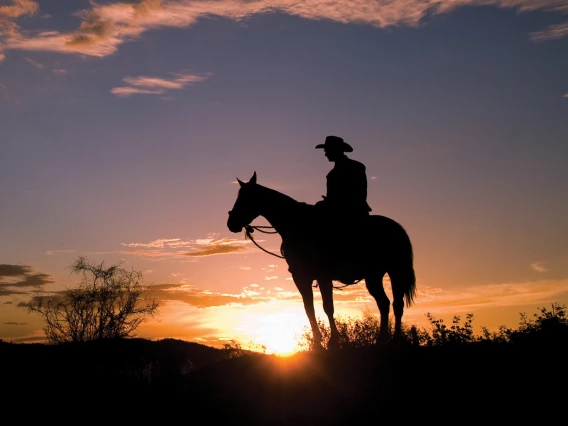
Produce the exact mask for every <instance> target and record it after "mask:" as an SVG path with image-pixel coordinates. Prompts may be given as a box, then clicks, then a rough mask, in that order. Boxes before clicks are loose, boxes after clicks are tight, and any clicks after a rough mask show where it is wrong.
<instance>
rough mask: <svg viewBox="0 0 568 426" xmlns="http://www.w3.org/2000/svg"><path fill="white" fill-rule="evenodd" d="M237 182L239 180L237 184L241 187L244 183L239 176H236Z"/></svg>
mask: <svg viewBox="0 0 568 426" xmlns="http://www.w3.org/2000/svg"><path fill="white" fill-rule="evenodd" d="M237 182H239V185H241V187H242V186H243V185H244V184H245V183H244V182H243V181H242V180H240V179H239V178H237Z"/></svg>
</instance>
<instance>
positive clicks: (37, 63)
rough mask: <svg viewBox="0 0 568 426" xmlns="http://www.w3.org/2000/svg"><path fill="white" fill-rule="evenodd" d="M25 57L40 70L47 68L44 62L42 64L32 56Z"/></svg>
mask: <svg viewBox="0 0 568 426" xmlns="http://www.w3.org/2000/svg"><path fill="white" fill-rule="evenodd" d="M25 59H26V61H27V62H28V63H30V64H31V65H33V66H34V67H36V68H38V69H40V70H41V69H44V68H45V66H44V65H43V64H40V63H39V62H37V61H34V60H33V59H32V58H28V57H26V58H25Z"/></svg>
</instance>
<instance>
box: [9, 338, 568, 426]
mask: <svg viewBox="0 0 568 426" xmlns="http://www.w3.org/2000/svg"><path fill="white" fill-rule="evenodd" d="M565 343H566V341H565V340H564V341H553V342H539V344H538V345H537V344H534V342H528V343H517V344H497V343H487V342H485V343H483V342H478V343H474V344H467V345H448V346H431V347H425V346H418V347H415V346H412V345H409V344H394V343H393V344H389V345H385V346H383V347H374V348H359V349H342V350H338V351H333V352H332V351H323V352H318V353H316V352H309V351H306V352H301V353H298V354H296V355H294V356H291V357H288V358H280V357H277V356H274V355H265V354H261V353H255V352H250V351H242V350H240V349H239V348H235V347H230V346H227V347H226V348H225V349H216V348H211V347H208V346H204V345H200V344H197V343H191V342H185V341H181V340H175V339H165V340H160V341H150V340H145V339H117V340H110V341H92V342H86V343H82V344H62V345H45V344H14V343H6V342H0V365H1V366H2V367H1V371H2V375H1V377H2V380H1V383H2V389H3V394H4V395H5V396H4V398H3V406H4V407H8V408H9V407H22V406H23V405H22V404H25V406H29V407H30V409H29V410H27V409H26V410H24V412H23V414H25V418H26V419H28V420H33V419H38V420H39V419H45V418H48V417H51V418H54V419H57V418H60V417H61V418H67V419H68V418H75V419H77V421H85V420H91V421H94V420H100V421H104V420H107V421H108V420H109V419H112V420H113V421H129V422H131V421H141V422H150V421H160V422H162V421H165V420H171V421H184V422H186V421H187V422H192V423H193V422H197V421H198V419H202V420H199V422H200V423H202V422H204V420H203V419H206V420H205V421H207V422H214V423H215V424H217V423H220V422H236V423H238V424H247V425H304V424H310V425H313V424H328V425H331V424H332V425H350V424H358V423H360V422H367V421H373V422H375V421H379V419H384V420H387V419H399V420H400V419H407V420H409V419H411V418H412V419H420V420H421V421H425V420H427V419H432V420H436V419H438V420H444V419H445V420H447V421H449V420H452V421H454V422H455V421H459V422H461V421H465V420H471V419H472V418H474V417H479V418H483V417H484V416H487V418H490V419H493V420H496V419H498V418H506V419H508V420H509V421H510V420H513V419H526V418H527V416H529V415H537V416H539V418H540V419H541V420H544V419H558V420H560V419H561V418H565V410H566V409H565V400H566V379H567V378H568V377H567V372H568V370H567V368H566V355H565V354H566V349H565V348H566V345H565ZM32 407H33V408H32Z"/></svg>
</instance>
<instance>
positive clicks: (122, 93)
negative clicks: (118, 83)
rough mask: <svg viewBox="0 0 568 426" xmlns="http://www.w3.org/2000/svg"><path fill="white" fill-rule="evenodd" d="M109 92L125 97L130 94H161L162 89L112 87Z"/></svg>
mask: <svg viewBox="0 0 568 426" xmlns="http://www.w3.org/2000/svg"><path fill="white" fill-rule="evenodd" d="M110 93H112V94H113V95H116V96H120V97H123V98H126V97H128V96H131V95H161V94H162V93H164V91H163V90H148V89H138V88H136V87H113V88H112V89H111V90H110Z"/></svg>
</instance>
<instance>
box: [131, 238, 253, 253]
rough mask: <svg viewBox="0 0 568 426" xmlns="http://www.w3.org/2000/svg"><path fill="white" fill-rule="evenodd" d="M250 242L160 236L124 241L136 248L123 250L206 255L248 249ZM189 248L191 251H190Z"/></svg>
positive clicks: (239, 251)
mask: <svg viewBox="0 0 568 426" xmlns="http://www.w3.org/2000/svg"><path fill="white" fill-rule="evenodd" d="M248 244H250V241H247V240H244V241H243V240H234V239H229V238H217V237H216V236H213V237H211V238H201V239H196V240H189V241H188V240H182V239H181V238H160V239H157V240H154V241H150V242H147V243H138V242H137V243H122V245H123V246H125V247H129V248H132V249H134V250H129V251H123V252H121V253H123V254H129V255H136V256H142V257H147V258H151V257H154V258H157V257H162V258H166V257H172V256H176V257H179V256H185V257H193V258H198V257H204V256H214V255H220V254H231V253H241V252H245V251H247V250H248V247H246V246H247V245H248ZM188 250H189V251H188Z"/></svg>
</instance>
